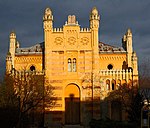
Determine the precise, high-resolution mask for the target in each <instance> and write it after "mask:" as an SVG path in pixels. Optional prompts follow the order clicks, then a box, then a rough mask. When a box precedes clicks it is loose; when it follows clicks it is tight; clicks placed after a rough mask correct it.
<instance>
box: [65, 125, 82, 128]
mask: <svg viewBox="0 0 150 128" xmlns="http://www.w3.org/2000/svg"><path fill="white" fill-rule="evenodd" d="M63 128H84V127H83V126H81V125H65V126H64V127H63Z"/></svg>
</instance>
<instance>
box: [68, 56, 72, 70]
mask: <svg viewBox="0 0 150 128" xmlns="http://www.w3.org/2000/svg"><path fill="white" fill-rule="evenodd" d="M71 71H72V62H71V59H70V58H69V59H68V72H71Z"/></svg>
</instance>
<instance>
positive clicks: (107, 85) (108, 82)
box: [106, 79, 110, 90]
mask: <svg viewBox="0 0 150 128" xmlns="http://www.w3.org/2000/svg"><path fill="white" fill-rule="evenodd" d="M106 90H110V80H108V79H107V80H106Z"/></svg>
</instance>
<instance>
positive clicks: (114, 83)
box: [112, 80, 116, 90]
mask: <svg viewBox="0 0 150 128" xmlns="http://www.w3.org/2000/svg"><path fill="white" fill-rule="evenodd" d="M115 89H116V81H115V80H112V90H115Z"/></svg>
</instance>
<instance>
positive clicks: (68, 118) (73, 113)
mask: <svg viewBox="0 0 150 128" xmlns="http://www.w3.org/2000/svg"><path fill="white" fill-rule="evenodd" d="M65 122H66V124H79V123H80V99H79V98H76V97H67V98H65Z"/></svg>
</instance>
